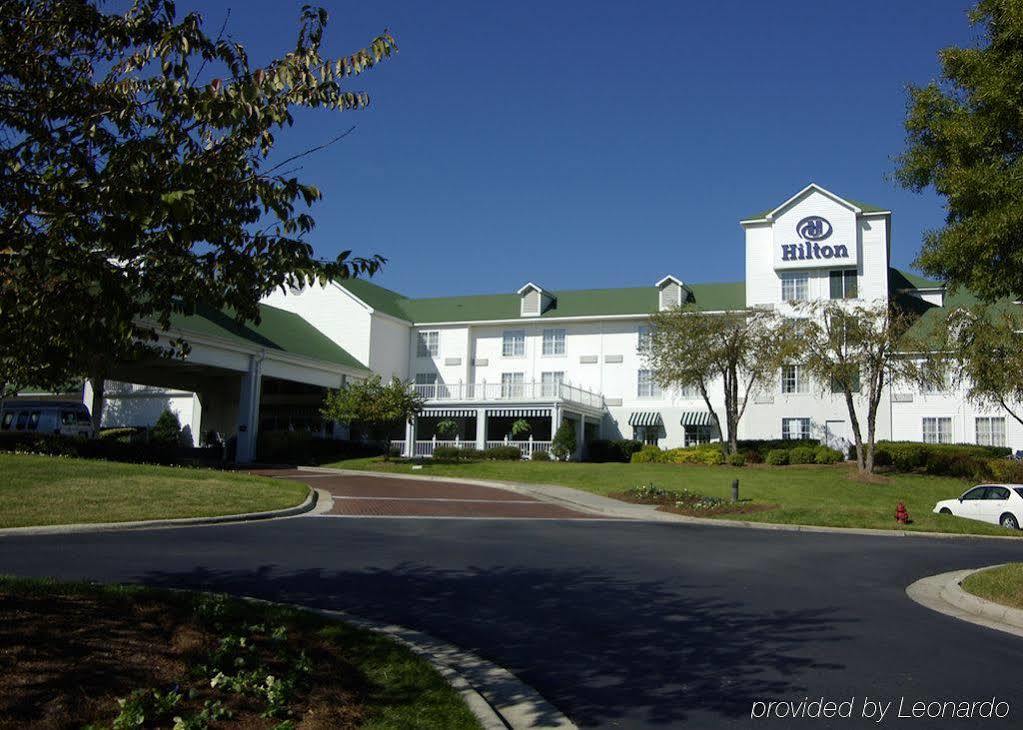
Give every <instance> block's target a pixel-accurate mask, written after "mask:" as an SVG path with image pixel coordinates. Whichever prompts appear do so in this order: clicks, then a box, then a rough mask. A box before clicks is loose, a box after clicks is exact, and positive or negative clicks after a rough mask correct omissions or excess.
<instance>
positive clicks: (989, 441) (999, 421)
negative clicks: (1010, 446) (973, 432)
mask: <svg viewBox="0 0 1023 730" xmlns="http://www.w3.org/2000/svg"><path fill="white" fill-rule="evenodd" d="M976 425H977V443H978V444H980V445H981V446H1005V418H1001V417H994V418H990V417H987V416H981V417H979V418H977V421H976Z"/></svg>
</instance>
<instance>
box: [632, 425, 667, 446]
mask: <svg viewBox="0 0 1023 730" xmlns="http://www.w3.org/2000/svg"><path fill="white" fill-rule="evenodd" d="M632 430H633V436H634V438H635V439H636V440H637V441H641V442H643V443H644V444H646V445H647V446H657V442H658V441H659V440H660V438H661V427H660V426H633V429H632Z"/></svg>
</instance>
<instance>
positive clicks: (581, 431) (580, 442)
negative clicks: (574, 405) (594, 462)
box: [575, 413, 586, 461]
mask: <svg viewBox="0 0 1023 730" xmlns="http://www.w3.org/2000/svg"><path fill="white" fill-rule="evenodd" d="M585 445H586V416H585V415H584V414H582V413H580V414H579V427H578V428H577V429H576V430H575V458H576V459H578V460H579V461H582V460H583V448H584V447H585Z"/></svg>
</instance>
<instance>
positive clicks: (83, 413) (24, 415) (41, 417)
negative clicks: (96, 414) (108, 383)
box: [0, 399, 93, 438]
mask: <svg viewBox="0 0 1023 730" xmlns="http://www.w3.org/2000/svg"><path fill="white" fill-rule="evenodd" d="M8 433H38V434H57V435H60V436H77V437H84V438H92V436H93V432H92V417H91V416H90V415H89V409H88V408H86V406H85V404H84V403H82V402H79V401H46V400H17V399H12V400H6V401H4V402H3V403H0V435H2V434H8Z"/></svg>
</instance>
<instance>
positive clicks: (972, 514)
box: [934, 484, 1023, 530]
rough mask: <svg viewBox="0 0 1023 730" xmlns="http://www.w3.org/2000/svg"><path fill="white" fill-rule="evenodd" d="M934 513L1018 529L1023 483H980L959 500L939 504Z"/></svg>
mask: <svg viewBox="0 0 1023 730" xmlns="http://www.w3.org/2000/svg"><path fill="white" fill-rule="evenodd" d="M934 511H935V512H936V513H938V514H943V515H955V516H956V517H966V518H967V519H970V520H980V521H981V522H993V523H994V524H996V525H1001V526H1002V527H1007V528H1009V529H1010V530H1018V529H1019V526H1020V525H1021V524H1023V484H981V485H980V486H977V487H973V488H971V489H968V490H966V492H965V493H964V494H963V496H961V497H960V498H959V499H944V500H942V501H940V502H938V503H937V504H936V505H934Z"/></svg>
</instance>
